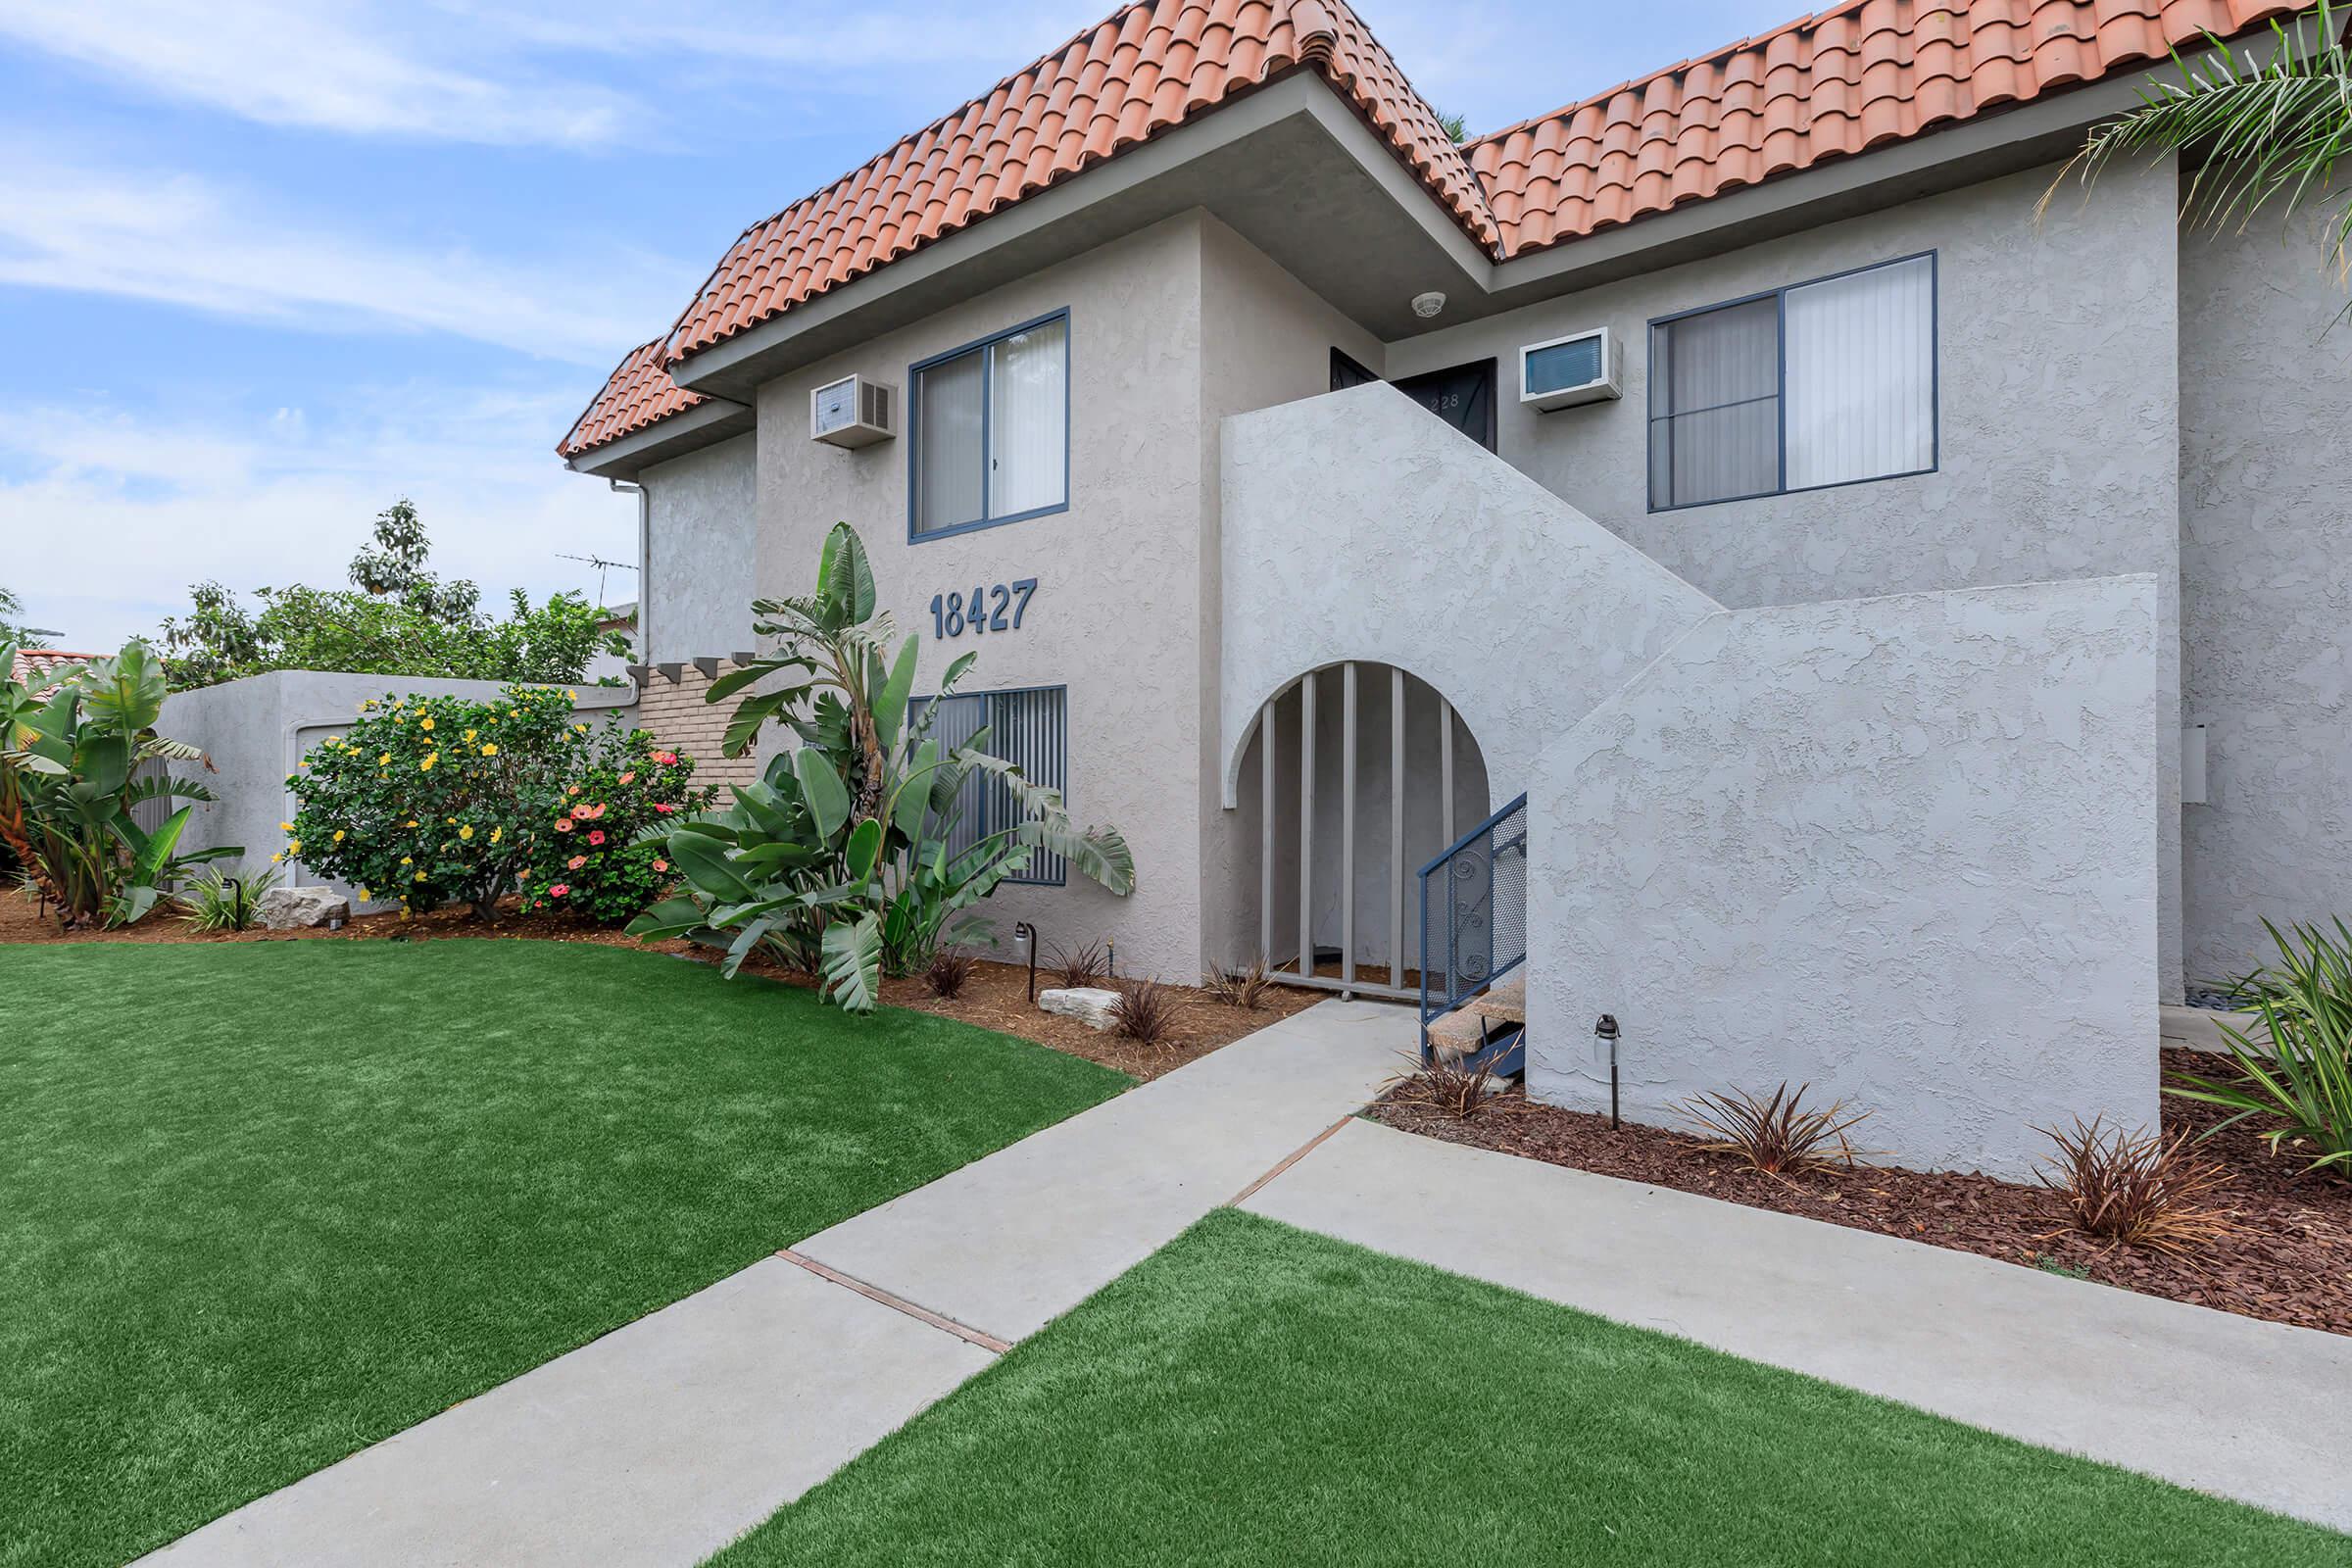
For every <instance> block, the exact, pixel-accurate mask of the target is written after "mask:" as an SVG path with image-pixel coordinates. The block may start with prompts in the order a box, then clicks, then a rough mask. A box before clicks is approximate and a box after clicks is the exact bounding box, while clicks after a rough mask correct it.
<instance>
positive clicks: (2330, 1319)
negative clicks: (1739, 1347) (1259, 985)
mask: <svg viewBox="0 0 2352 1568" xmlns="http://www.w3.org/2000/svg"><path fill="white" fill-rule="evenodd" d="M2164 1065H2165V1070H2166V1072H2167V1073H2168V1074H2170V1073H2175V1072H2183V1071H2186V1072H2197V1073H2202V1074H2226V1073H2227V1072H2228V1070H2229V1062H2228V1059H2227V1058H2226V1057H2214V1056H2210V1055H2207V1054H2202V1053H2198V1052H2191V1051H2180V1050H2168V1051H2166V1052H2165V1053H2164ZM1400 1096H1404V1097H1406V1098H1400ZM1371 1114H1372V1115H1373V1117H1374V1118H1375V1119H1377V1120H1379V1121H1382V1122H1385V1123H1387V1124H1388V1125H1389V1126H1392V1127H1396V1128H1399V1129H1401V1130H1403V1131H1405V1132H1412V1133H1420V1134H1423V1135H1425V1136H1427V1137H1431V1138H1441V1139H1444V1140H1446V1142H1447V1143H1455V1144H1467V1145H1469V1146H1471V1147H1472V1148H1476V1149H1489V1150H1495V1151H1498V1152H1502V1153H1506V1154H1520V1155H1524V1156H1526V1157H1528V1158H1531V1159H1541V1160H1544V1161H1547V1162H1549V1163H1551V1164H1554V1165H1569V1166H1574V1167H1575V1168H1576V1169H1578V1170H1589V1171H1594V1172H1597V1173H1598V1174H1600V1175H1603V1176H1616V1177H1621V1178H1623V1179H1625V1180H1627V1181H1635V1182H1642V1183H1645V1184H1647V1185H1649V1186H1652V1187H1669V1188H1673V1189H1675V1190H1676V1191H1678V1192H1685V1193H1696V1194H1698V1195H1700V1196H1701V1197H1705V1198H1720V1199H1723V1200H1725V1201H1729V1202H1734V1203H1745V1204H1747V1205H1748V1206H1750V1207H1752V1208H1770V1209H1778V1210H1779V1211H1780V1212H1782V1213H1784V1214H1798V1215H1802V1216H1803V1217H1805V1218H1807V1219H1819V1220H1828V1221H1829V1222H1831V1223H1832V1224H1836V1225H1848V1226H1851V1227H1853V1228H1854V1229H1856V1230H1865V1231H1878V1232H1880V1233H1881V1234H1883V1235H1887V1236H1899V1237H1902V1238H1904V1239H1905V1240H1907V1241H1914V1242H1928V1243H1931V1244H1933V1245H1934V1246H1936V1247H1948V1248H1952V1249H1954V1250H1958V1251H1963V1252H1976V1253H1980V1254H1982V1255H1983V1256H1985V1257H1992V1258H1999V1259H2001V1260H2003V1261H2005V1262H2011V1263H2018V1264H2022V1265H2024V1266H2026V1267H2030V1268H2031V1267H2040V1268H2045V1269H2049V1270H2051V1271H2053V1272H2066V1273H2080V1274H2082V1276H2084V1277H2087V1278H2089V1279H2092V1280H2096V1281H2098V1282H2100V1283H2101V1284H2105V1285H2115V1286H2121V1287H2122V1288H2124V1289H2126V1290H2131V1291H2140V1292H2143V1293H2145V1294H2147V1295H2150V1296H2163V1297H2169V1298H2171V1299H2174V1300H2176V1301H2190V1302H2194V1303H2195V1304H2197V1305H2199V1306H2211V1307H2218V1308H2220V1309H2221V1310H2223V1311H2225V1312H2237V1313H2241V1314H2243V1315H2244V1316H2247V1317H2259V1318H2268V1319H2270V1320H2272V1321H2274V1322H2278V1323H2292V1324H2296V1325H2298V1326H2300V1327H2303V1328H2312V1329H2325V1330H2327V1331H2329V1332H2331V1333H2336V1334H2352V1181H2346V1180H2343V1179H2340V1178H2331V1177H2311V1176H2299V1175H2297V1174H2296V1168H2297V1163H2298V1162H2297V1161H2295V1160H2293V1159H2292V1158H2283V1157H2278V1156H2275V1155H2273V1154H2272V1153H2271V1152H2269V1150H2268V1149H2267V1148H2265V1147H2264V1145H2263V1144H2262V1142H2261V1140H2260V1139H2259V1137H2258V1136H2257V1133H2256V1130H2255V1129H2254V1128H2251V1127H2249V1126H2247V1125H2246V1124H2245V1123H2242V1122H2241V1123H2239V1124H2238V1125H2237V1126H2235V1127H2232V1128H2230V1129H2229V1130H2228V1131H2226V1132H2223V1133H2219V1134H2217V1135H2215V1136H2213V1137H2211V1138H2208V1139H2204V1140H2202V1141H2200V1142H2199V1143H2198V1144H2197V1145H2195V1146H2194V1147H2195V1148H2196V1149H2197V1151H2198V1152H2200V1153H2201V1154H2203V1155H2205V1156H2206V1157H2208V1158H2210V1159H2213V1160H2216V1161H2218V1162H2220V1163H2221V1164H2222V1165H2224V1166H2225V1167H2226V1168H2227V1169H2228V1171H2229V1178H2230V1180H2229V1186H2228V1187H2226V1188H2224V1189H2222V1190H2221V1191H2220V1192H2219V1193H2217V1194H2216V1195H2215V1206H2216V1207H2219V1208H2221V1209H2223V1210H2224V1211H2225V1212H2227V1213H2228V1214H2229V1216H2230V1218H2232V1219H2233V1220H2234V1221H2235V1222H2236V1224H2237V1227H2238V1228H2237V1231H2236V1234H2235V1235H2233V1236H2232V1237H2230V1238H2229V1240H2227V1241H2224V1242H2221V1243H2218V1244H2216V1245H2214V1246H2212V1247H2210V1248H2208V1249H2205V1250H2201V1251H2199V1252H2198V1253H2196V1254H2195V1255H2194V1256H2193V1257H2186V1258H2182V1257H2174V1256H2171V1255H2169V1254H2166V1253H2163V1252H2156V1251H2150V1250H2145V1249H2140V1248H2131V1247H2119V1246H2116V1245H2114V1244H2112V1243H2109V1242H2105V1241H2101V1240H2099V1239H2098V1238H2096V1237H2092V1236H2087V1235H2085V1234H2083V1233H2082V1232H2081V1231H2078V1230H2075V1229H2072V1228H2071V1227H2070V1224H2069V1221H2068V1217H2067V1214H2066V1211H2065V1209H2064V1208H2063V1206H2062V1205H2061V1203H2060V1201H2059V1200H2058V1199H2057V1198H2056V1197H2055V1196H2054V1195H2052V1194H2051V1193H2049V1192H2046V1191H2044V1190H2043V1189H2041V1188H2039V1187H2033V1186H2020V1185H2017V1184H2015V1183H2011V1182H2002V1181H1995V1180H1993V1179H1992V1178H1991V1177H1989V1176H1982V1175H1978V1174H1975V1173H1973V1172H1970V1173H1965V1174H1963V1173H1959V1172H1951V1171H1936V1172H1928V1171H1915V1170H1904V1169H1901V1168H1899V1167H1896V1166H1889V1165H1857V1166H1855V1167H1854V1168H1852V1169H1850V1170H1845V1169H1835V1168H1834V1169H1830V1170H1822V1171H1811V1172H1807V1173H1806V1174H1804V1175H1802V1176H1800V1177H1797V1178H1795V1179H1794V1180H1789V1181H1784V1180H1782V1179H1779V1178H1776V1177H1771V1176H1766V1175H1764V1174H1763V1173H1762V1172H1760V1171H1757V1170H1754V1169H1752V1168H1750V1167H1749V1166H1747V1165H1745V1164H1742V1163H1741V1162H1740V1160H1739V1159H1738V1158H1737V1157H1736V1156H1733V1155H1729V1154H1722V1153H1714V1152H1707V1151H1704V1150H1702V1149H1700V1148H1699V1147H1698V1144H1699V1140H1698V1139H1696V1138H1692V1137H1687V1136H1685V1135H1684V1134H1681V1133H1677V1132H1669V1131H1665V1130H1663V1129H1660V1128H1654V1127H1636V1126H1633V1125H1630V1124H1629V1125H1627V1126H1626V1127H1624V1128H1623V1129H1622V1130H1621V1131H1618V1132H1611V1131H1610V1130H1609V1119H1608V1118H1607V1117H1606V1116H1598V1115H1592V1114H1589V1113H1587V1112H1583V1111H1575V1110H1565V1109H1562V1108H1560V1107H1559V1106H1556V1105H1544V1104H1538V1103H1534V1102H1531V1101H1529V1100H1527V1099H1526V1098H1525V1097H1524V1096H1523V1095H1522V1094H1521V1093H1520V1092H1519V1091H1518V1090H1516V1089H1513V1090H1511V1091H1509V1092H1508V1093H1507V1094H1505V1095H1502V1096H1500V1097H1498V1098H1496V1099H1495V1100H1492V1101H1490V1102H1488V1103H1486V1104H1484V1105H1482V1106H1480V1107H1479V1109H1477V1110H1476V1111H1474V1112H1473V1113H1472V1114H1471V1115H1470V1117H1469V1118H1468V1119H1467V1120H1456V1119H1454V1118H1452V1117H1451V1116H1449V1115H1447V1114H1446V1113H1444V1112H1443V1111H1439V1110H1435V1109H1432V1108H1431V1107H1429V1106H1427V1105H1423V1104H1417V1103H1411V1101H1410V1099H1409V1091H1408V1090H1407V1087H1406V1086H1404V1085H1399V1086H1398V1087H1397V1088H1396V1089H1392V1090H1391V1091H1390V1093H1389V1095H1388V1096H1387V1097H1386V1098H1385V1099H1383V1100H1382V1101H1381V1102H1380V1103H1378V1104H1376V1105H1375V1106H1374V1107H1373V1108H1372V1111H1371ZM2227 1114H2228V1113H2227V1112H2226V1111H2224V1110H2222V1109H2220V1108H2219V1107H2218V1106H2212V1105H2202V1104H2198V1103H2195V1102H2193V1101H2184V1100H2176V1099H2173V1098H2172V1097H2170V1096H2168V1097H2166V1099H2165V1104H2164V1124H2165V1127H2166V1129H2167V1130H2168V1131H2172V1130H2177V1129H2180V1128H2188V1129H2191V1130H2195V1129H2201V1128H2206V1127H2211V1126H2212V1125H2214V1124H2215V1123H2216V1122H2219V1121H2221V1120H2222V1119H2223V1118H2224V1117H2225V1116H2226V1115H2227ZM1863 1131H1864V1132H1865V1133H1866V1132H1867V1127H1865V1129H1863Z"/></svg>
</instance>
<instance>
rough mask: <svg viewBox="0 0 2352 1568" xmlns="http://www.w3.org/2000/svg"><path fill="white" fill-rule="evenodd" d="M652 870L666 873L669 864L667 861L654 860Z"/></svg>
mask: <svg viewBox="0 0 2352 1568" xmlns="http://www.w3.org/2000/svg"><path fill="white" fill-rule="evenodd" d="M654 869H655V870H657V871H666V870H668V869H669V862H668V861H667V860H656V861H655V862H654Z"/></svg>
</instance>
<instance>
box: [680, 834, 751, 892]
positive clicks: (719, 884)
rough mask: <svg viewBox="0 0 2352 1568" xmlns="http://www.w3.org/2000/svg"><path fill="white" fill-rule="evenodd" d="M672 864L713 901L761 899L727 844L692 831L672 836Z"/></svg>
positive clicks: (708, 835)
mask: <svg viewBox="0 0 2352 1568" xmlns="http://www.w3.org/2000/svg"><path fill="white" fill-rule="evenodd" d="M669 859H670V863H671V864H673V865H675V866H676V867H677V868H678V871H679V873H680V874H681V875H683V876H684V877H685V878H686V880H687V881H689V882H691V883H693V884H694V886H695V888H696V890H697V891H699V892H701V893H703V894H705V895H706V896H708V897H711V898H714V899H731V900H736V901H739V902H747V903H748V902H749V901H751V900H753V899H755V898H757V897H759V894H758V891H757V890H756V889H754V888H753V886H752V885H751V883H749V882H747V881H745V880H744V878H743V876H742V874H741V873H740V872H738V871H737V870H736V868H735V862H734V860H733V858H732V857H731V856H730V855H729V854H728V850H727V845H726V844H725V842H724V841H722V840H720V839H716V838H713V837H711V835H710V834H708V833H701V832H697V831H695V830H694V829H692V828H686V829H681V830H680V831H678V832H676V833H672V834H671V835H670V836H669Z"/></svg>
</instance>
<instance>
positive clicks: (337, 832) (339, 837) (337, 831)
mask: <svg viewBox="0 0 2352 1568" xmlns="http://www.w3.org/2000/svg"><path fill="white" fill-rule="evenodd" d="M335 842H336V843H337V844H340V843H342V842H343V830H342V829H341V828H337V829H335Z"/></svg>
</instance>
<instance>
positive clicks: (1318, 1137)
mask: <svg viewBox="0 0 2352 1568" xmlns="http://www.w3.org/2000/svg"><path fill="white" fill-rule="evenodd" d="M1353 1120H1355V1112H1353V1111H1349V1112H1348V1114H1347V1115H1345V1116H1342V1117H1341V1118H1340V1119H1339V1120H1338V1121H1335V1122H1333V1123H1332V1124H1331V1125H1330V1126H1328V1127H1326V1128H1324V1129H1323V1130H1322V1131H1321V1132H1319V1133H1317V1134H1315V1136H1314V1137H1312V1138H1309V1139H1308V1140H1307V1141H1306V1142H1305V1143H1303V1144H1300V1145H1299V1147H1298V1148H1297V1149H1294V1150H1292V1151H1291V1152H1290V1153H1289V1154H1288V1155H1286V1156H1285V1157H1284V1159H1283V1161H1282V1163H1281V1164H1279V1165H1277V1166H1275V1167H1274V1168H1273V1169H1272V1170H1270V1171H1268V1172H1266V1173H1265V1174H1264V1175H1263V1176H1260V1177H1259V1178H1258V1179H1257V1180H1255V1181H1253V1182H1251V1183H1250V1185H1249V1186H1247V1187H1245V1188H1243V1189H1242V1190H1241V1191H1240V1192H1238V1193H1236V1194H1234V1195H1233V1197H1232V1198H1231V1199H1230V1200H1229V1201H1227V1202H1226V1205H1225V1206H1226V1207H1227V1208H1238V1207H1240V1206H1241V1205H1242V1204H1244V1203H1247V1202H1248V1201H1250V1199H1252V1198H1255V1197H1256V1196H1257V1191H1258V1189H1259V1188H1261V1187H1263V1186H1265V1185H1266V1183H1268V1182H1270V1181H1272V1180H1273V1179H1274V1178H1275V1177H1277V1176H1279V1175H1281V1174H1282V1173H1283V1172H1284V1171H1286V1170H1289V1169H1290V1168H1291V1167H1292V1166H1293V1165H1296V1164H1298V1163H1299V1161H1300V1160H1302V1159H1304V1158H1305V1157H1306V1156H1307V1155H1309V1154H1311V1153H1313V1152H1315V1150H1316V1149H1317V1148H1318V1147H1319V1146H1320V1145H1321V1144H1322V1142H1323V1140H1324V1139H1326V1138H1329V1137H1331V1136H1332V1135H1333V1134H1334V1133H1336V1132H1338V1131H1339V1130H1340V1129H1341V1128H1343V1127H1345V1126H1347V1125H1348V1123H1349V1122H1351V1121H1353Z"/></svg>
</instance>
